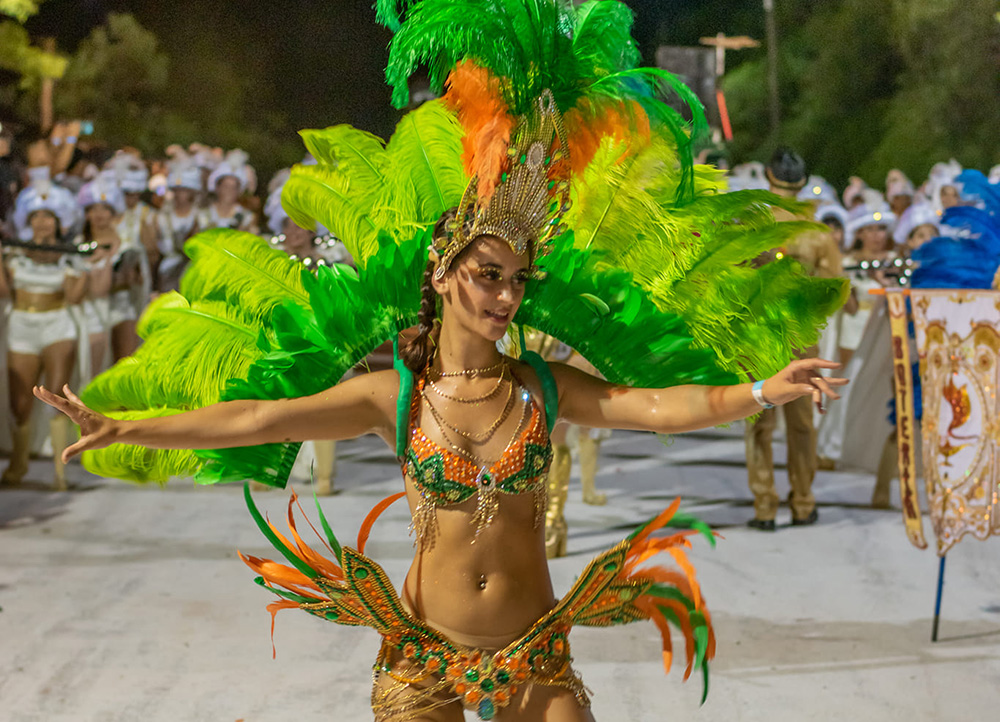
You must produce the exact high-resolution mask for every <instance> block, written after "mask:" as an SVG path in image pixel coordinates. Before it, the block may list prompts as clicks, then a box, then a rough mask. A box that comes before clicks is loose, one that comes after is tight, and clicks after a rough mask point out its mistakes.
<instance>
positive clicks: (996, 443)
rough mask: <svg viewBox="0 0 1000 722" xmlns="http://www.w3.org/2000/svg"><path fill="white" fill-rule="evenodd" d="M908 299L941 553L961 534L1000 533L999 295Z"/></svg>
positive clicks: (917, 293) (926, 294)
mask: <svg viewBox="0 0 1000 722" xmlns="http://www.w3.org/2000/svg"><path fill="white" fill-rule="evenodd" d="M911 298H912V303H913V320H914V325H915V328H916V336H917V348H918V352H919V356H920V375H921V381H922V383H923V407H924V411H923V423H922V429H923V442H924V443H923V452H924V476H925V481H926V484H927V498H928V503H929V506H930V516H931V523H932V525H933V527H934V533H935V535H936V536H937V540H938V554H939V555H942V556H943V555H944V554H945V553H946V552H947V551H948V549H950V548H951V547H952V546H953V545H954V544H956V543H957V542H958V541H959V540H960V539H961V538H962V537H963V536H964V535H965V534H972V535H973V536H974V537H976V538H977V539H986V538H987V537H988V536H990V535H991V534H1000V504H998V501H1000V404H998V400H997V387H998V385H1000V292H997V291H980V290H917V289H914V290H913V291H912V296H911ZM893 336H894V338H895V332H894V333H893ZM900 451H901V452H902V449H901V450H900Z"/></svg>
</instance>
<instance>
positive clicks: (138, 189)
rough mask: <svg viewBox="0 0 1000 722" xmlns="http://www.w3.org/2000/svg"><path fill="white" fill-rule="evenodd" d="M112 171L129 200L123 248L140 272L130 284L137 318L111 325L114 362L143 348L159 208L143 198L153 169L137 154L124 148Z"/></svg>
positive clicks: (121, 232)
mask: <svg viewBox="0 0 1000 722" xmlns="http://www.w3.org/2000/svg"><path fill="white" fill-rule="evenodd" d="M105 168H106V172H112V173H113V174H114V177H115V180H116V181H117V183H118V187H119V188H120V189H121V191H122V195H123V197H124V199H125V210H124V211H123V212H122V213H121V215H120V216H119V218H118V228H117V230H118V236H119V237H120V238H121V242H122V251H123V252H130V253H133V254H135V258H136V259H137V261H138V263H139V275H138V276H137V277H136V278H135V279H134V280H135V283H134V284H133V285H131V286H130V287H129V289H128V290H129V297H130V300H131V303H132V308H133V310H134V315H135V318H130V319H123V320H121V321H119V322H118V323H117V324H114V325H112V327H111V355H112V358H113V359H114V361H118V360H119V359H122V358H125V357H126V356H130V355H132V354H133V353H134V352H135V350H136V349H137V348H138V347H139V336H138V335H137V334H136V330H135V324H136V319H137V318H138V317H139V316H140V315H141V314H142V312H143V310H144V309H145V308H146V306H147V305H148V304H149V295H150V292H151V290H152V282H153V280H152V271H151V269H150V264H149V257H150V254H151V253H155V249H156V211H155V210H154V209H153V207H152V206H150V205H149V204H148V203H146V202H145V201H143V200H142V194H143V193H145V192H146V189H147V187H148V185H149V170H148V169H147V168H146V164H145V163H143V162H142V158H141V157H140V156H139V155H138V154H137V152H136V153H133V152H130V151H124V150H120V151H118V152H117V153H116V154H115V157H114V158H112V159H111V160H110V161H109V162H108V164H107V165H106V166H105Z"/></svg>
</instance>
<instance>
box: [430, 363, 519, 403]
mask: <svg viewBox="0 0 1000 722" xmlns="http://www.w3.org/2000/svg"><path fill="white" fill-rule="evenodd" d="M506 376H507V364H504V366H503V368H502V369H500V376H499V377H497V383H496V385H495V386H494V387H493V388H492V389H491V390H490V391H489V392H488V393H485V394H483V395H482V396H474V397H464V396H453V395H451V394H449V393H446V392H444V391H442V390H441V389H440V388H438V385H437V384H436V383H434V379H432V378H431V377H430V375H428V376H427V384H428V385H429V386H430V387H431V388H432V389H434V393H436V394H437V395H438V396H440V397H441V398H444V399H448V400H449V401H457V402H458V403H460V404H476V405H478V404H481V403H482V402H484V401H487V400H489V399H491V398H493V397H494V396H496V394H497V392H498V391H499V390H500V387H501V386H502V385H503V382H504V379H505V378H506ZM439 378H440V377H439Z"/></svg>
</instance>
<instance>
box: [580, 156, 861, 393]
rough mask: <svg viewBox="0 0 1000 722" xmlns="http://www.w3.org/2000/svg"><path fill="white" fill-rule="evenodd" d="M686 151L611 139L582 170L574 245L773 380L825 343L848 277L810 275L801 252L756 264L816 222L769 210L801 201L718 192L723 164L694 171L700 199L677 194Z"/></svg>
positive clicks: (727, 359) (737, 364)
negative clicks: (824, 331)
mask: <svg viewBox="0 0 1000 722" xmlns="http://www.w3.org/2000/svg"><path fill="white" fill-rule="evenodd" d="M676 167H677V150H676V147H675V146H674V145H673V144H672V143H670V142H669V141H668V140H667V139H665V138H662V137H660V138H656V137H654V138H653V139H652V140H651V142H650V143H648V144H645V145H643V144H631V145H625V144H623V143H616V142H614V141H613V140H611V139H605V141H604V142H603V143H602V146H601V148H600V149H599V151H598V153H597V155H596V156H595V157H594V160H593V161H592V162H591V163H590V165H589V166H588V167H587V169H586V171H585V172H584V174H583V176H582V177H581V178H578V179H575V181H574V184H573V187H572V193H573V199H574V204H573V207H572V209H571V211H570V212H569V214H567V216H566V217H565V219H564V221H565V222H566V223H567V224H568V225H569V226H570V227H572V228H574V229H575V235H576V245H577V247H579V248H585V249H589V250H593V251H598V252H600V253H601V254H603V258H604V262H605V263H606V264H607V265H609V266H612V267H618V268H622V269H625V270H628V271H630V272H631V273H632V274H633V276H634V278H635V280H636V282H637V283H638V284H639V285H640V286H641V287H642V288H644V289H645V290H646V292H647V293H648V294H649V296H650V298H651V300H652V301H653V302H654V303H656V305H657V306H658V307H659V308H660V309H661V310H663V311H670V312H674V313H677V314H679V315H680V316H681V317H683V319H684V321H685V324H686V326H687V328H688V330H689V331H690V333H691V334H692V335H693V336H694V338H695V339H696V340H697V343H698V345H700V346H701V347H702V348H709V349H712V350H713V351H714V352H715V354H716V356H717V357H718V359H719V361H720V363H721V364H722V368H724V369H726V370H728V371H730V372H732V373H736V374H739V375H740V376H741V377H743V378H745V377H746V375H747V374H749V375H751V376H753V377H755V378H764V377H766V376H769V375H771V374H773V373H774V372H776V371H777V370H779V369H780V368H782V367H783V366H784V365H785V364H786V363H787V362H788V360H789V359H790V358H791V357H792V355H793V354H794V352H795V350H797V349H801V348H806V347H808V346H811V345H813V344H815V343H816V340H817V338H818V332H819V329H820V328H821V327H822V325H823V323H824V322H825V319H826V317H827V316H829V315H830V314H831V313H833V311H835V310H836V309H837V308H838V307H839V306H840V305H841V304H842V303H843V300H844V298H845V296H844V294H845V291H846V289H845V284H844V283H843V281H841V280H840V279H835V280H828V279H815V278H809V277H808V276H807V275H806V274H805V272H804V271H803V270H802V269H801V267H800V266H799V265H798V264H797V263H794V262H792V261H790V260H789V261H788V262H784V263H780V264H769V265H768V266H765V267H763V268H761V269H757V268H754V267H753V265H752V264H751V262H752V261H753V260H754V259H756V258H757V257H758V256H759V255H760V254H761V253H763V252H765V251H768V250H770V249H773V248H776V247H780V246H782V245H784V244H786V243H787V242H788V241H789V240H791V239H792V238H793V237H794V236H795V235H797V234H798V233H801V232H804V231H808V230H813V229H814V228H815V227H816V226H815V224H812V223H805V222H783V223H778V222H776V221H775V220H774V216H773V214H772V213H771V210H770V209H771V207H781V208H785V209H788V210H792V211H795V210H798V209H799V208H800V204H797V203H795V202H794V201H788V200H785V199H781V198H779V197H777V196H775V195H774V194H771V193H767V192H764V191H740V192H736V193H719V190H720V189H721V179H720V176H719V173H718V171H716V170H715V169H712V168H706V167H702V166H698V167H695V168H694V176H693V186H694V189H695V192H696V196H695V198H694V200H693V201H691V202H689V203H679V202H678V201H677V183H678V182H679V180H678V174H677V172H676V170H675V169H676Z"/></svg>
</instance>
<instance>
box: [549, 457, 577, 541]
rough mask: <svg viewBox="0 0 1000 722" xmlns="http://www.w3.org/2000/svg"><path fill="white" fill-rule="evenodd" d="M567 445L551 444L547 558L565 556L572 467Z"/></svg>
mask: <svg viewBox="0 0 1000 722" xmlns="http://www.w3.org/2000/svg"><path fill="white" fill-rule="evenodd" d="M572 463H573V462H572V458H571V457H570V454H569V447H568V446H566V445H565V444H553V445H552V465H551V466H549V475H548V478H547V479H546V484H547V485H548V492H549V500H548V508H547V509H546V511H545V556H546V557H547V558H549V559H555V558H556V557H564V556H566V538H567V536H568V534H569V530H568V528H567V526H566V517H565V515H564V513H563V512H564V511H565V509H566V497H568V496H569V474H570V469H571V467H572Z"/></svg>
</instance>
